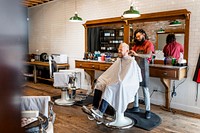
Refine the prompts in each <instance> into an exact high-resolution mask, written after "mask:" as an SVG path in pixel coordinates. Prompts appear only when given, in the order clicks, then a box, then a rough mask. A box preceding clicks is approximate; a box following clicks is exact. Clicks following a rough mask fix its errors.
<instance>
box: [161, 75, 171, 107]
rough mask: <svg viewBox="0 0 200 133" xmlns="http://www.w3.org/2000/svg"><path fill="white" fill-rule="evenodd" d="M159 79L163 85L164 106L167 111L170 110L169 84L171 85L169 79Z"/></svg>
mask: <svg viewBox="0 0 200 133" xmlns="http://www.w3.org/2000/svg"><path fill="white" fill-rule="evenodd" d="M160 81H161V82H162V83H163V85H164V86H165V108H166V110H167V111H169V110H170V85H171V80H170V79H164V78H161V79H160Z"/></svg>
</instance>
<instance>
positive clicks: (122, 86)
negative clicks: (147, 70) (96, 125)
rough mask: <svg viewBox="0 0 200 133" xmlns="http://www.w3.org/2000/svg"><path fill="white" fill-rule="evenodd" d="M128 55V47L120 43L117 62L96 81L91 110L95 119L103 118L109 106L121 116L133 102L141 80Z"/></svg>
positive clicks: (139, 73) (134, 63) (138, 71)
mask: <svg viewBox="0 0 200 133" xmlns="http://www.w3.org/2000/svg"><path fill="white" fill-rule="evenodd" d="M128 53H129V45H128V44H126V43H121V44H120V45H119V48H118V58H117V60H116V61H115V62H114V63H113V64H112V65H111V66H110V67H109V69H107V70H106V71H105V72H104V73H103V74H102V75H101V76H100V77H99V78H98V79H97V84H96V85H95V90H94V99H93V107H92V108H91V111H92V112H93V113H94V114H95V115H96V116H97V117H100V118H102V117H103V114H104V113H105V111H106V108H107V106H108V105H109V104H110V105H111V106H112V107H113V108H114V109H115V111H116V112H119V113H121V114H122V113H124V112H125V110H126V108H127V106H128V104H129V103H130V102H133V101H134V96H135V94H136V93H137V91H138V88H139V82H141V81H142V78H141V70H140V68H139V66H138V65H137V62H136V61H135V59H134V57H131V56H129V55H128ZM101 100H102V101H101ZM100 101H101V105H100V106H99V103H100Z"/></svg>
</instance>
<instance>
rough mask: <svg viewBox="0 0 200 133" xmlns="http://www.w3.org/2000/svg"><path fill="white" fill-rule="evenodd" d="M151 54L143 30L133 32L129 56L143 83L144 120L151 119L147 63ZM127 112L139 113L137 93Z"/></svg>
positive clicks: (152, 49) (150, 58)
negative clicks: (139, 71) (135, 62)
mask: <svg viewBox="0 0 200 133" xmlns="http://www.w3.org/2000/svg"><path fill="white" fill-rule="evenodd" d="M153 53H154V45H153V43H152V42H151V41H150V40H149V38H148V36H147V34H146V32H145V31H144V30H143V29H137V30H136V31H135V32H134V45H133V47H132V49H131V50H130V52H129V55H132V56H135V59H136V61H137V63H138V65H139V66H140V68H141V72H142V79H143V81H142V82H141V83H140V86H141V87H142V90H143V95H144V102H145V110H146V111H145V117H146V119H150V118H151V112H150V94H149V88H148V85H149V63H150V62H151V60H152V54H153ZM128 111H130V112H140V109H139V97H138V93H137V94H136V95H135V101H134V104H133V108H131V109H129V110H128Z"/></svg>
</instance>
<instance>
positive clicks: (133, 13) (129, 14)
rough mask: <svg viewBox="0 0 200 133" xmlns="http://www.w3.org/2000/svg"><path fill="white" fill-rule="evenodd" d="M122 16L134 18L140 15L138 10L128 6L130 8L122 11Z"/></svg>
mask: <svg viewBox="0 0 200 133" xmlns="http://www.w3.org/2000/svg"><path fill="white" fill-rule="evenodd" d="M123 17H124V18H136V17H140V12H139V11H137V10H134V9H133V6H130V9H129V10H127V11H125V12H124V13H123Z"/></svg>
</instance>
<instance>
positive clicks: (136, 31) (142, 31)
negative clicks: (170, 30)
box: [133, 29, 149, 40]
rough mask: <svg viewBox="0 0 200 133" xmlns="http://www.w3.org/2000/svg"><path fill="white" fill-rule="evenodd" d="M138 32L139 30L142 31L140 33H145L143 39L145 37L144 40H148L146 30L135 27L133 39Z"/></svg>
mask: <svg viewBox="0 0 200 133" xmlns="http://www.w3.org/2000/svg"><path fill="white" fill-rule="evenodd" d="M138 32H140V33H142V34H145V39H146V40H149V37H148V36H147V34H146V32H145V31H144V30H143V29H137V30H135V32H134V37H133V38H134V39H135V37H136V34H137V33H138Z"/></svg>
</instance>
